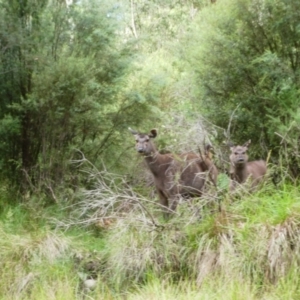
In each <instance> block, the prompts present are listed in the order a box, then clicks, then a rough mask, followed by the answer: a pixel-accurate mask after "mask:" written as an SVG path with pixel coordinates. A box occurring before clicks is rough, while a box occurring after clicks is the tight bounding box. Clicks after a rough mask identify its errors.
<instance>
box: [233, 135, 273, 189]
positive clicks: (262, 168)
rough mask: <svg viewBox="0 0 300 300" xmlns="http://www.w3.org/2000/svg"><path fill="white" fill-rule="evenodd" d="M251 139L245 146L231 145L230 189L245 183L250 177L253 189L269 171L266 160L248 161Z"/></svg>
mask: <svg viewBox="0 0 300 300" xmlns="http://www.w3.org/2000/svg"><path fill="white" fill-rule="evenodd" d="M250 143H251V140H249V141H248V142H246V143H245V144H244V145H243V146H232V147H230V150H231V155H230V164H231V166H230V177H231V181H230V191H233V190H234V189H235V188H236V187H237V186H238V184H243V183H245V182H246V181H247V180H248V178H249V179H250V180H251V186H250V187H251V190H253V188H254V187H255V186H257V185H258V184H259V182H261V181H262V179H263V177H264V176H265V174H266V172H267V164H266V162H265V161H264V160H255V161H249V162H248V155H247V150H248V147H249V145H250Z"/></svg>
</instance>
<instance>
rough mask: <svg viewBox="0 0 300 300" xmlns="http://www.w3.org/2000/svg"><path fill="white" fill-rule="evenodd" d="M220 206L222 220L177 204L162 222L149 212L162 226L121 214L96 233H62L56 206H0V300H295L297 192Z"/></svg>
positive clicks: (299, 293)
mask: <svg viewBox="0 0 300 300" xmlns="http://www.w3.org/2000/svg"><path fill="white" fill-rule="evenodd" d="M228 200H229V198H228V196H227V195H225V196H224V200H223V202H222V211H221V212H219V211H217V210H215V209H214V208H213V209H210V208H209V209H206V208H205V207H203V205H202V203H201V201H200V202H199V203H195V204H194V205H195V206H191V205H181V207H179V214H178V215H177V216H174V217H173V218H172V219H170V220H169V221H168V222H165V221H162V219H161V216H160V215H157V214H156V211H153V218H154V219H155V222H156V223H157V224H159V225H161V227H156V226H154V225H153V223H152V222H150V221H149V219H147V216H145V215H144V216H142V215H136V212H135V211H134V212H132V213H130V212H128V213H127V214H126V215H123V216H122V218H120V219H116V221H115V222H114V223H113V224H112V225H111V226H110V227H109V228H106V229H105V230H104V229H103V228H98V227H95V226H93V225H92V224H91V225H90V226H88V227H83V226H81V225H80V226H79V225H76V224H75V225H72V226H66V227H65V228H64V227H63V226H61V224H67V223H68V220H69V219H68V218H69V212H68V211H67V210H61V209H58V207H53V209H51V207H47V208H46V209H45V208H41V207H39V206H37V207H36V208H35V207H34V203H33V202H30V204H28V205H25V204H22V205H12V206H9V205H7V204H6V205H5V206H2V210H1V213H0V256H1V262H0V299H34V300H35V299H81V298H82V297H83V294H84V293H87V298H88V299H187V300H189V299H225V300H226V299H228V300H229V299H230V300H232V299H237V300H239V299H249V300H256V299H257V300H258V299H264V300H269V299H280V300H282V299H299V298H300V279H299V276H298V269H299V267H300V255H299V253H300V192H299V190H298V187H294V186H292V185H282V187H281V188H280V189H277V190H275V189H273V187H271V186H269V185H267V186H265V187H263V189H262V190H260V191H258V192H256V193H254V194H252V195H246V196H243V197H242V198H240V199H234V200H233V201H232V200H231V199H230V201H228ZM197 205H198V210H196V211H200V213H199V214H198V215H197V214H194V210H195V207H197ZM149 210H150V211H151V207H149ZM79 223H80V222H79ZM57 225H59V226H57ZM89 277H93V278H94V279H95V280H96V281H97V286H96V289H95V290H93V291H86V290H85V289H84V288H83V287H84V284H83V281H84V280H85V279H87V278H89Z"/></svg>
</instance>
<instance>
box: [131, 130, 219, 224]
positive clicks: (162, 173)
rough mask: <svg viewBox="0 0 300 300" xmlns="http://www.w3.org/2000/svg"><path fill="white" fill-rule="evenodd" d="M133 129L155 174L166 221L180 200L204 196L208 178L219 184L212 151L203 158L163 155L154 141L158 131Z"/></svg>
mask: <svg viewBox="0 0 300 300" xmlns="http://www.w3.org/2000/svg"><path fill="white" fill-rule="evenodd" d="M129 130H130V132H131V133H132V134H133V135H134V137H135V142H136V144H135V148H136V151H137V152H138V153H140V154H141V155H142V156H143V157H144V160H145V162H146V165H147V167H148V169H149V170H150V172H151V173H152V175H153V179H154V185H155V188H156V191H157V194H158V197H159V203H160V205H161V206H162V209H163V215H164V218H165V219H168V218H169V216H170V215H171V214H172V213H174V212H175V210H176V207H177V205H178V201H179V198H180V197H184V198H186V197H195V196H196V197H197V196H199V197H200V196H201V195H202V192H203V188H204V186H205V183H206V181H207V178H209V180H210V181H211V182H213V184H214V185H216V181H217V176H218V171H217V168H216V167H215V166H214V164H213V162H212V161H211V158H210V156H209V155H208V153H209V148H207V149H206V152H205V153H204V157H203V158H201V157H200V156H199V155H197V154H196V153H194V152H186V153H182V154H174V153H165V154H161V153H160V152H159V151H158V150H157V149H156V147H155V145H154V143H153V141H152V140H153V139H154V138H155V137H156V136H157V130H156V129H151V130H150V132H149V133H146V134H145V133H139V132H137V131H135V130H132V129H131V128H129ZM207 173H208V174H209V177H208V176H207Z"/></svg>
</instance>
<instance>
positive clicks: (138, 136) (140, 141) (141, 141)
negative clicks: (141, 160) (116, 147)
mask: <svg viewBox="0 0 300 300" xmlns="http://www.w3.org/2000/svg"><path fill="white" fill-rule="evenodd" d="M129 131H130V132H131V133H132V134H133V135H134V137H135V142H136V144H135V148H136V150H137V152H139V153H141V154H143V155H145V156H148V155H151V154H152V153H154V152H156V148H155V146H154V144H153V143H152V141H151V139H154V138H155V137H156V136H157V130H156V129H151V130H150V133H148V134H146V133H138V132H137V131H135V130H132V129H131V128H129Z"/></svg>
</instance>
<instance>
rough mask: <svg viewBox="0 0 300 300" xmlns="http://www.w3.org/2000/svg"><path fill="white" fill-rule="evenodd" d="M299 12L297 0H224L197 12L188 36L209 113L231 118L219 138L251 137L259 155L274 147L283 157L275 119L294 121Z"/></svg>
mask: <svg viewBox="0 0 300 300" xmlns="http://www.w3.org/2000/svg"><path fill="white" fill-rule="evenodd" d="M298 11H299V3H298V2H295V1H290V0H282V1H268V0H266V1H248V0H238V1H232V0H225V1H220V2H217V4H216V5H214V6H211V7H208V8H206V9H203V10H202V11H201V12H200V13H199V15H198V17H197V19H196V21H195V23H194V24H195V28H194V30H193V31H191V32H190V34H189V35H188V40H186V43H188V44H189V46H188V47H186V49H187V51H186V55H188V58H187V59H188V60H189V61H190V62H191V64H192V70H193V71H194V79H195V82H196V83H197V85H196V83H195V84H194V86H195V92H196V94H197V95H198V97H200V98H201V102H200V103H201V105H204V106H205V107H206V115H207V116H208V118H209V119H210V120H211V121H212V122H214V123H215V124H216V125H218V126H220V127H221V128H224V129H226V128H227V127H228V124H230V128H229V129H230V132H227V135H226V136H224V135H223V132H220V133H221V135H220V136H219V139H220V140H222V139H227V140H233V141H234V142H235V143H244V141H246V140H247V139H249V138H251V140H252V141H253V142H254V144H257V145H261V149H258V148H257V149H256V153H255V156H260V155H261V154H262V153H264V156H266V153H267V151H268V150H267V149H272V154H273V156H274V157H275V158H276V157H278V156H279V152H280V146H279V143H280V140H279V139H278V136H277V135H276V134H275V132H278V129H279V126H278V123H280V124H283V126H286V127H289V126H290V123H291V122H293V121H295V122H297V121H296V119H295V116H294V113H292V112H295V111H296V110H297V109H298V107H299V97H298V96H299V95H298V94H299V34H300V31H299V24H298V17H299V16H298ZM200 103H199V104H200ZM297 144H298V142H297ZM289 155H290V156H292V157H294V158H295V157H296V155H294V153H293V151H290V152H289Z"/></svg>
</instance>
